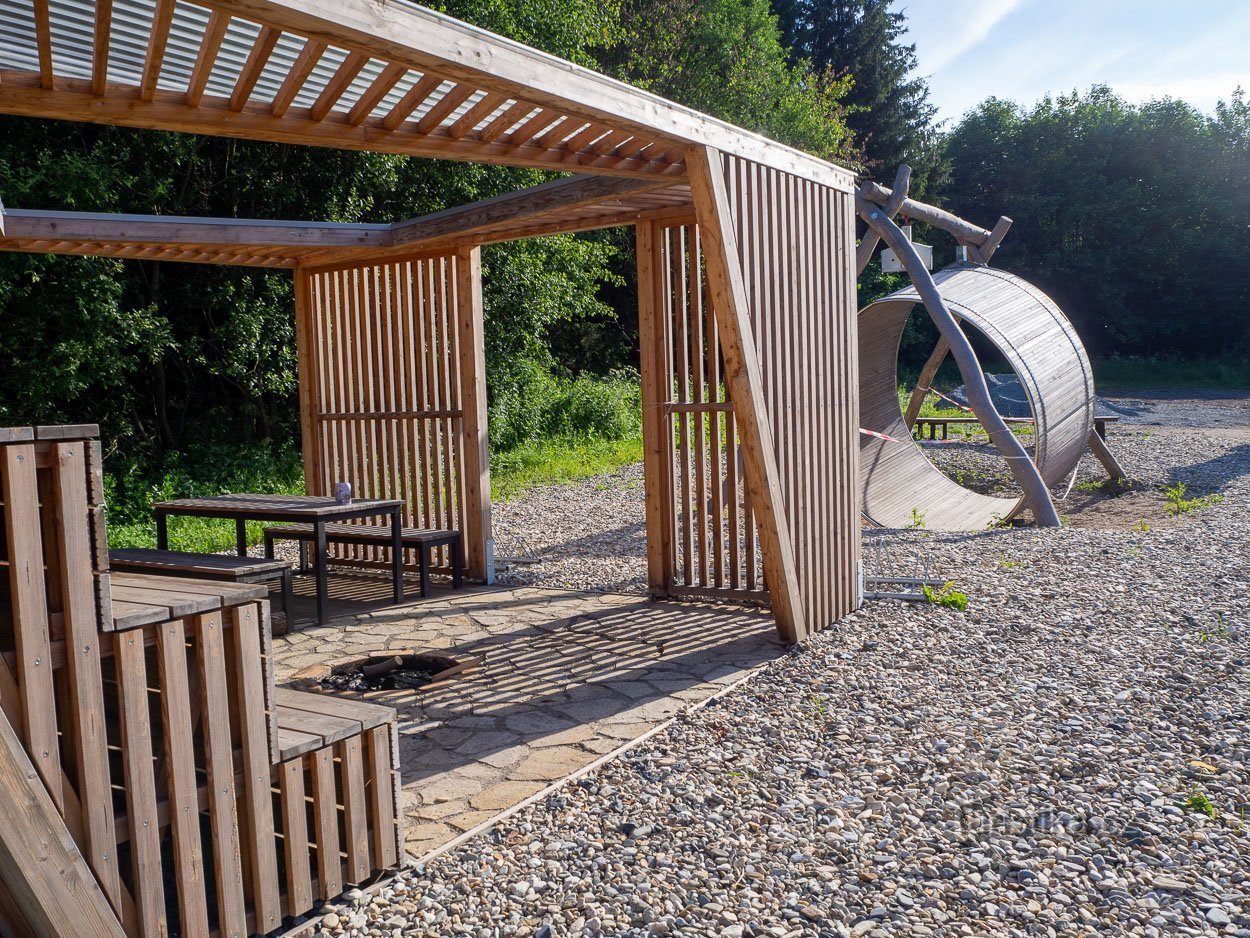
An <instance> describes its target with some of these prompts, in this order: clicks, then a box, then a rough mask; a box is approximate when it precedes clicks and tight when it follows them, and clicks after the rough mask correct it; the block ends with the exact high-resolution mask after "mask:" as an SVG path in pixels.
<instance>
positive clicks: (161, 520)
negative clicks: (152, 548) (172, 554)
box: [156, 508, 169, 550]
mask: <svg viewBox="0 0 1250 938" xmlns="http://www.w3.org/2000/svg"><path fill="white" fill-rule="evenodd" d="M156 549H157V550H169V518H168V517H167V516H166V514H165V512H164V511H162V510H161V509H160V508H158V509H156Z"/></svg>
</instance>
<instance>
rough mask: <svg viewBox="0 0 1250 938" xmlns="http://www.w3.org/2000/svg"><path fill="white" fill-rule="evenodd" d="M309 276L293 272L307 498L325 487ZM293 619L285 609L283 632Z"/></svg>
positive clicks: (300, 272)
mask: <svg viewBox="0 0 1250 938" xmlns="http://www.w3.org/2000/svg"><path fill="white" fill-rule="evenodd" d="M309 281H310V276H309V274H307V273H305V272H304V271H302V270H297V271H296V272H295V349H296V354H295V362H296V366H297V367H298V369H299V426H300V451H301V452H302V453H303V457H304V491H305V492H306V493H307V494H309V495H324V494H325V492H326V486H325V483H324V480H323V479H322V478H321V468H320V467H321V461H320V459H319V458H318V456H319V454H320V453H321V425H320V423H319V422H318V420H317V419H316V416H317V399H318V397H319V394H320V389H319V388H318V387H317V370H316V368H315V367H314V355H315V350H314V349H313V342H314V337H315V336H316V334H317V329H316V323H315V321H314V316H315V315H316V312H315V310H314V309H313V298H312V284H311V283H310V282H309ZM293 621H294V620H293V618H292V615H291V612H290V610H287V630H288V631H289V630H290V629H291V626H292V623H293Z"/></svg>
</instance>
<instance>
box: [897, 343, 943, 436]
mask: <svg viewBox="0 0 1250 938" xmlns="http://www.w3.org/2000/svg"><path fill="white" fill-rule="evenodd" d="M950 350H951V344H950V343H949V342H948V341H946V336H939V337H938V340H937V345H935V346H934V347H933V351H932V352H931V353H929V357H928V359H927V360H926V361H925V363H924V367H923V368H921V369H920V377H919V378H917V379H916V387H915V389H914V390H913V391H912V392H911V399H910V400H909V401H908V402H907V413H905V414H904V415H903V422H904V423H906V424H907V429H908V430H910V429H911V428H912V427H914V426H915V425H916V418H917V417H919V416H920V410H921V408H922V407H924V399H925V398H926V397H927V396H928V394H929V389H930V388H931V387H933V379H934V378H935V377H937V373H938V369H939V368H941V367H942V362H944V361H946V356H947V354H948V353H949V352H950Z"/></svg>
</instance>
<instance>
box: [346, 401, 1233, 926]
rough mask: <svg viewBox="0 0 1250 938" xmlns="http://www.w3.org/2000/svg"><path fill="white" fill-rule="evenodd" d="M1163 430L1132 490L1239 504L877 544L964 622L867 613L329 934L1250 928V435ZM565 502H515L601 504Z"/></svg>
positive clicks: (1134, 449) (616, 542)
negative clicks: (1121, 521) (936, 585)
mask: <svg viewBox="0 0 1250 938" xmlns="http://www.w3.org/2000/svg"><path fill="white" fill-rule="evenodd" d="M1146 432H1147V431H1143V430H1132V431H1130V430H1129V428H1127V427H1125V428H1124V429H1123V430H1121V431H1117V433H1116V434H1115V435H1114V436H1113V442H1114V443H1115V444H1116V447H1117V451H1118V452H1119V453H1120V455H1121V458H1122V459H1123V460H1124V462H1125V463H1126V466H1127V467H1128V468H1129V469H1130V471H1131V472H1132V474H1133V475H1134V476H1135V477H1136V478H1138V479H1140V480H1142V482H1143V489H1145V490H1149V491H1156V492H1157V490H1158V488H1159V486H1161V485H1162V484H1165V483H1167V482H1169V481H1170V480H1174V479H1188V480H1191V481H1192V482H1193V484H1194V486H1195V487H1196V488H1202V489H1206V490H1209V491H1218V492H1219V493H1221V494H1223V495H1224V500H1223V501H1222V502H1220V503H1219V504H1216V505H1214V506H1212V507H1209V508H1205V509H1202V510H1200V511H1195V512H1191V513H1189V514H1186V515H1183V516H1181V517H1180V518H1177V519H1168V518H1167V517H1166V516H1163V514H1162V512H1161V511H1160V512H1159V516H1154V515H1152V516H1150V517H1148V518H1145V519H1144V520H1145V521H1146V522H1147V524H1146V525H1138V526H1135V527H1134V528H1131V529H1130V528H1122V529H1119V530H1098V529H1079V528H1075V527H1069V528H1064V529H1059V530H1036V529H1003V530H994V531H986V532H978V533H974V534H963V535H956V534H937V533H929V532H924V531H906V532H897V531H895V532H884V531H870V532H866V535H865V536H866V539H867V541H868V542H869V545H870V548H869V549H870V551H871V550H877V551H879V552H884V554H885V555H886V556H887V558H888V562H889V563H890V564H892V565H893V566H894V567H895V568H896V569H898V570H899V571H900V572H907V571H909V570H911V569H915V568H917V567H920V566H921V565H922V564H923V563H924V562H925V559H926V558H927V560H928V562H929V564H930V565H931V567H934V568H936V567H940V568H941V569H942V571H943V573H944V575H945V576H948V577H950V578H951V579H952V580H953V581H954V583H955V584H956V585H957V587H958V588H959V589H960V590H962V591H964V592H965V593H966V594H967V596H968V600H969V605H968V609H967V611H966V612H964V613H960V612H957V611H955V610H951V609H945V608H940V607H937V606H933V605H916V604H906V603H898V602H882V603H873V604H870V605H868V606H867V607H865V609H864V610H862V611H861V612H859V613H858V614H856V615H853V616H850V617H848V618H847V619H845V620H843V621H842V622H840V623H838V625H837V626H836V627H834V628H832V629H830V630H828V631H826V632H824V633H822V634H821V635H819V636H817V637H816V638H814V639H812V640H810V641H808V642H806V643H805V644H803V645H802V646H799V647H797V648H795V649H794V650H793V652H792V653H791V654H789V655H787V656H786V657H785V658H783V659H781V660H779V661H777V662H775V663H774V664H773V665H770V666H769V667H768V668H766V669H765V670H764V671H763V672H761V673H760V674H759V675H757V676H756V677H755V678H753V679H752V680H751V681H750V682H748V683H747V684H745V685H743V686H742V687H739V688H738V689H736V690H734V691H732V692H731V693H729V694H728V695H726V696H725V697H723V698H721V699H720V700H719V701H718V702H717V703H715V704H714V705H713V706H710V707H708V708H706V709H703V710H701V711H698V712H695V713H693V714H689V715H687V716H686V717H684V718H682V719H681V720H680V721H679V722H678V723H677V724H675V725H674V726H673V727H671V728H670V729H669V730H667V731H666V732H664V733H662V734H659V735H658V736H656V737H653V738H652V739H650V740H648V741H647V742H646V743H645V744H643V745H641V746H639V747H637V748H635V749H634V750H632V751H631V752H630V753H629V754H628V755H627V756H626V757H624V758H622V759H620V760H617V761H615V762H613V763H610V764H608V765H606V766H604V767H603V768H601V769H600V770H598V771H597V772H596V773H594V774H592V775H591V776H588V777H587V778H584V779H582V780H581V781H579V782H578V783H576V784H573V785H570V786H568V787H566V788H565V789H563V790H562V791H560V792H559V793H557V794H556V795H555V796H553V797H551V798H549V799H548V800H547V801H545V802H544V803H542V804H538V805H535V806H533V807H531V808H529V809H526V810H525V811H523V812H521V813H519V814H517V815H515V816H513V817H512V818H510V819H508V820H506V821H503V822H502V823H500V824H499V825H498V826H497V827H496V828H495V829H494V830H493V831H492V832H490V833H489V834H487V835H483V836H482V837H479V838H477V839H475V840H474V841H472V842H470V843H468V844H467V845H465V846H463V847H461V848H460V849H458V850H456V851H454V852H452V853H450V854H448V855H445V856H443V857H440V858H439V859H437V860H435V861H433V862H431V863H430V864H429V865H428V866H426V867H424V868H418V869H415V870H411V871H408V872H406V873H405V874H403V875H402V876H400V877H399V878H397V879H396V880H395V881H393V882H391V883H388V884H386V885H385V886H383V887H382V888H381V889H380V890H379V892H378V893H377V894H376V895H375V896H373V897H368V896H366V897H361V898H360V899H358V900H357V902H356V904H355V905H354V906H353V907H351V908H348V909H347V910H345V911H342V912H341V913H338V914H336V916H335V917H334V918H333V919H332V920H329V921H328V922H327V926H328V927H327V929H326V930H327V931H328V932H329V933H333V934H349V933H350V934H369V935H386V936H397V935H473V936H479V938H493V936H504V935H517V936H528V935H534V936H565V935H605V936H609V935H611V936H616V935H629V936H650V935H686V936H705V935H722V936H729V938H733V936H741V935H748V936H759V935H775V936H786V935H789V936H809V935H810V936H845V935H856V936H862V935H867V936H870V938H881V936H896V935H900V936H901V935H940V936H945V935H951V936H962V935H984V936H1000V935H1001V936H1014V935H1065V936H1066V935H1091V936H1093V935H1126V934H1127V935H1147V936H1164V935H1168V936H1170V935H1217V934H1219V935H1238V936H1243V938H1250V830H1248V828H1247V824H1248V823H1250V612H1248V609H1247V603H1246V596H1245V592H1246V585H1247V583H1250V548H1248V547H1247V536H1246V520H1245V519H1246V516H1247V511H1250V430H1247V429H1245V426H1244V425H1243V426H1242V427H1241V428H1227V429H1216V430H1211V431H1203V432H1195V431H1193V430H1187V431H1177V430H1171V429H1168V430H1156V431H1150V432H1151V436H1146V435H1145V433H1146ZM1120 437H1123V438H1124V439H1120ZM620 478H625V479H628V478H631V477H630V476H629V475H628V472H627V473H624V474H622V476H621V477H620ZM609 487H611V486H609ZM572 488H573V489H574V490H575V491H573V492H569V493H566V495H555V494H552V493H550V492H549V493H544V494H543V495H542V496H541V497H542V498H550V499H560V498H568V499H569V500H568V501H565V502H563V503H561V502H560V501H558V500H557V501H550V502H541V501H540V502H538V506H539V507H537V508H535V509H533V513H532V514H529V515H523V514H522V513H521V510H520V509H516V513H515V514H513V515H512V517H514V518H523V517H524V518H528V522H527V523H528V524H532V525H535V526H537V528H538V529H541V522H542V521H543V519H544V518H545V517H549V515H550V513H551V512H553V511H555V510H556V509H557V508H558V507H559V505H560V504H564V506H565V507H564V513H563V514H562V516H561V518H566V517H567V516H568V515H570V514H572V515H581V516H585V515H587V514H593V512H588V511H587V510H586V508H587V505H586V502H585V501H584V499H587V498H596V497H599V496H598V495H596V494H595V492H596V491H597V490H594V489H589V488H587V487H585V486H577V487H572ZM603 497H604V498H608V497H615V496H609V495H604V496H603ZM621 497H628V498H629V499H630V501H631V503H632V502H633V501H638V502H640V499H637V498H636V496H634V495H633V493H631V492H626V493H624V494H623V495H622V496H621ZM1125 497H1127V496H1125ZM527 501H529V499H527ZM1109 501H1111V502H1115V501H1117V500H1116V499H1111V500H1109ZM570 505H572V506H573V507H574V508H575V510H574V511H572V512H570V511H569V509H568V506H570ZM528 510H529V509H526V511H528ZM638 510H641V509H640V505H639V509H638ZM1097 510H1098V509H1091V514H1094V513H1096V512H1097ZM544 512H547V513H548V514H546V515H545V514H544ZM596 516H597V517H600V518H602V517H610V516H606V515H596ZM551 520H553V521H556V520H559V519H555V518H552V519H551ZM561 523H563V524H565V525H566V527H565V528H563V530H566V531H574V532H577V536H578V537H579V538H582V539H583V541H582V543H583V545H585V544H590V543H595V544H598V545H599V546H601V547H603V548H604V549H606V550H607V551H609V552H612V551H619V550H623V545H625V544H627V543H628V542H627V540H623V538H624V535H623V534H621V533H620V531H623V530H625V529H624V528H622V529H619V530H617V531H613V532H612V533H609V534H608V535H596V533H595V531H594V529H591V528H586V527H583V526H581V525H580V524H579V522H577V521H575V520H573V521H561ZM632 523H633V522H629V524H631V525H632ZM1141 527H1148V528H1149V530H1141V529H1140V528H1141ZM533 536H534V537H535V538H536V539H537V535H533ZM597 536H600V537H602V540H598V541H596V540H595V539H596V537H597ZM633 536H634V537H640V535H633ZM552 540H553V541H558V540H559V538H558V537H556V536H553V537H552ZM634 556H637V554H635V555H634ZM562 562H563V561H562ZM583 562H587V563H591V562H593V563H598V562H599V561H585V560H583ZM604 562H605V563H607V564H608V566H605V567H604V569H605V570H610V569H611V566H610V561H606V560H605V561H604ZM618 579H619V580H620V581H621V582H629V581H628V580H627V579H626V577H625V576H624V575H623V574H622V575H620V576H619V577H618Z"/></svg>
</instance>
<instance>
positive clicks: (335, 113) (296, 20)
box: [0, 0, 852, 191]
mask: <svg viewBox="0 0 1250 938" xmlns="http://www.w3.org/2000/svg"><path fill="white" fill-rule="evenodd" d="M0 113H10V114H22V115H27V116H36V117H51V118H65V119H71V120H82V121H91V122H98V123H109V124H120V125H125V126H133V127H148V128H160V129H167V130H180V131H188V132H194V133H206V134H219V135H227V136H236V137H244V138H249V139H260V140H273V141H280V142H288V143H303V144H313V145H320V146H333V147H342V148H349V149H369V150H378V151H384V152H393V153H405V154H412V155H418V156H427V157H438V158H448V159H461V160H471V161H475V162H487V163H501V164H507V165H519V166H537V167H542V168H546V169H554V170H566V171H581V172H586V173H595V174H610V175H622V176H635V177H637V176H644V177H654V176H656V175H659V176H664V177H671V178H674V179H682V178H684V175H685V167H684V163H683V160H684V153H685V150H686V149H687V148H688V147H690V146H701V145H707V146H713V147H716V148H718V149H720V150H723V151H724V152H726V153H729V154H733V155H737V156H742V157H746V158H748V159H752V160H755V161H758V162H761V163H765V164H767V165H770V166H773V167H775V168H778V169H783V170H786V171H788V172H792V173H795V174H797V175H801V176H803V177H805V178H807V179H811V180H813V181H816V182H820V183H823V184H825V185H829V186H832V187H835V188H839V189H843V190H846V191H849V189H850V186H851V182H852V177H851V174H850V173H849V172H848V171H846V170H844V169H842V168H840V167H837V166H834V165H832V164H830V163H827V162H825V161H823V160H820V159H817V158H815V157H812V156H810V155H808V154H805V153H801V152H799V151H797V150H793V149H791V148H789V147H785V146H782V145H781V144H778V143H775V142H773V141H771V140H768V139H766V138H764V137H761V136H759V135H757V134H754V133H750V132H748V131H745V130H742V129H740V128H737V127H734V126H732V125H730V124H727V123H725V122H723V121H718V120H715V119H713V118H710V117H707V116H706V115H703V114H700V113H698V112H696V111H693V110H690V109H689V108H684V107H680V106H678V105H675V104H673V103H671V102H668V101H665V100H663V99H662V98H659V97H657V96H655V95H651V94H648V93H646V92H642V91H639V90H638V89H635V88H631V87H629V86H628V85H625V84H622V83H620V82H617V81H613V80H611V79H608V78H605V77H604V76H602V75H598V74H596V73H594V72H592V71H589V70H587V69H584V68H580V67H578V66H576V65H573V64H571V63H569V62H565V61H563V60H561V59H558V58H555V57H553V56H549V55H546V54H544V53H540V52H537V51H535V50H533V49H530V48H528V47H526V46H523V45H520V44H518V43H515V42H512V41H510V40H507V39H503V38H501V37H499V36H495V35H493V34H491V33H488V32H485V31H484V30H480V29H476V28H474V27H471V26H467V25H466V24H464V23H460V22H458V21H456V20H453V19H450V18H449V17H446V16H443V15H441V14H438V13H434V12H432V11H430V10H427V9H425V8H423V7H420V6H417V5H415V4H413V3H410V2H408V0H200V2H197V3H190V2H185V0H3V3H2V4H0Z"/></svg>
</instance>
